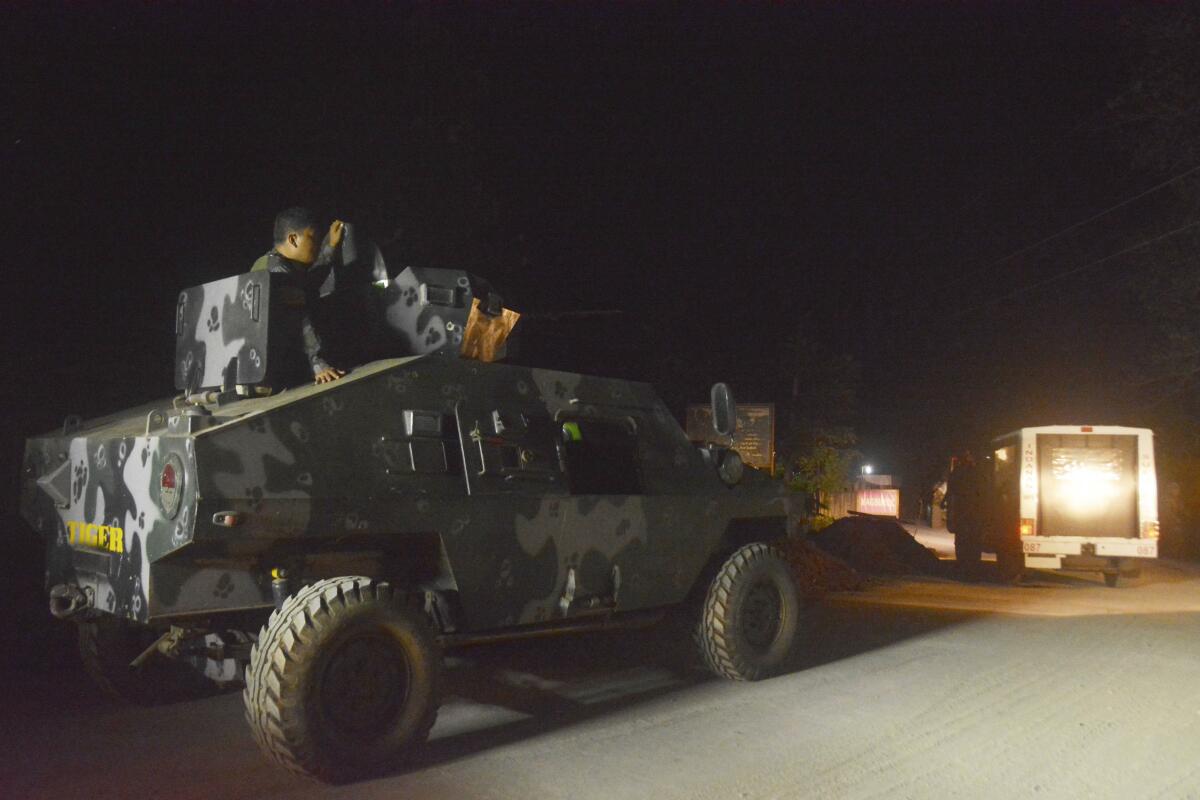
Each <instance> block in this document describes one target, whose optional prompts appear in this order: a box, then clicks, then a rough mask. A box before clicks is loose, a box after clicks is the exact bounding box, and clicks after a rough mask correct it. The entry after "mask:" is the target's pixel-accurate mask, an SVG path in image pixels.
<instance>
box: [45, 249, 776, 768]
mask: <svg viewBox="0 0 1200 800" xmlns="http://www.w3.org/2000/svg"><path fill="white" fill-rule="evenodd" d="M281 277H282V276H280V275H276V274H269V273H264V272H253V273H248V274H244V275H239V276H235V277H232V278H227V279H224V280H222V281H216V282H213V283H210V284H206V285H204V286H199V287H195V288H193V289H188V290H186V291H185V292H183V293H182V295H181V296H180V299H179V304H178V308H177V315H176V333H175V335H176V344H177V347H176V352H177V359H176V361H177V363H176V367H175V377H176V387H177V388H178V389H179V390H180V392H181V393H180V395H179V396H177V397H175V398H174V399H168V400H164V401H162V402H159V403H152V404H149V405H146V406H142V407H139V408H133V409H130V410H128V411H125V412H122V413H119V414H114V415H112V416H110V417H106V418H103V419H95V420H91V421H88V422H83V421H81V420H79V419H78V418H71V419H68V420H67V422H66V423H65V424H64V425H63V427H62V429H61V430H59V431H55V432H53V433H50V434H46V435H44V436H38V437H35V438H32V439H30V440H29V441H28V442H27V445H26V450H25V461H24V471H23V481H22V496H21V505H22V513H23V515H24V517H25V519H27V520H28V522H29V523H30V524H31V525H32V526H33V527H34V528H36V529H37V530H38V531H39V532H40V533H41V534H42V535H43V536H44V537H45V540H46V543H47V583H48V588H49V593H50V603H51V610H52V612H53V613H54V614H55V615H56V616H58V617H60V618H66V619H71V620H73V621H76V622H78V623H79V628H80V642H81V651H82V654H83V659H84V663H85V665H86V666H87V668H88V669H89V670H90V671H91V673H92V674H93V675H94V676H95V677H96V678H97V680H98V681H99V683H100V684H101V685H102V686H103V687H104V688H105V689H107V690H108V691H110V692H112V693H114V694H117V695H119V696H121V697H124V698H126V699H129V700H133V701H136V702H143V703H150V702H158V701H163V700H171V699H176V698H184V697H194V696H196V695H198V694H203V693H205V692H208V691H214V690H217V689H219V688H220V687H221V686H222V685H238V684H243V683H244V700H245V708H246V718H247V720H248V722H249V724H250V727H251V729H252V731H253V733H254V736H255V738H256V740H257V741H258V743H259V744H260V745H261V747H262V749H263V751H264V752H265V753H266V755H267V756H268V757H269V758H270V759H271V760H273V761H275V762H277V763H278V764H280V765H282V766H284V767H286V768H289V769H291V770H293V771H296V772H299V773H302V774H306V775H309V776H313V777H316V778H318V779H321V780H326V781H332V782H338V781H344V780H350V779H353V778H356V777H359V776H362V775H366V774H371V773H374V772H376V771H378V770H381V769H387V768H389V767H391V766H394V765H395V764H396V763H397V759H398V758H399V757H401V756H402V755H403V753H404V752H405V751H406V749H407V748H410V747H412V746H414V745H417V744H419V743H420V742H421V741H422V740H423V739H424V738H425V737H426V735H427V734H428V733H429V731H430V729H431V728H432V726H433V724H434V719H435V716H436V713H437V707H438V684H439V674H440V670H441V666H442V662H441V652H442V649H443V648H447V647H454V646H460V645H466V644H470V643H475V642H480V641H485V640H491V639H504V638H518V637H523V636H537V635H545V634H549V633H562V632H565V631H586V630H591V629H595V628H601V627H609V626H614V625H621V624H627V623H632V622H635V621H637V622H640V621H644V620H646V619H647V618H653V617H654V616H656V615H660V614H662V613H663V612H664V610H665V609H669V608H671V607H673V606H676V607H677V606H679V604H682V603H685V602H688V601H689V599H690V600H694V601H695V608H696V612H697V621H696V631H697V639H698V642H699V645H700V650H701V653H702V657H703V659H704V661H705V662H706V663H707V665H708V666H709V667H711V668H712V670H714V671H715V672H716V673H718V674H719V675H722V676H725V677H727V678H731V679H734V680H755V679H758V678H762V677H765V676H768V675H771V674H773V673H776V672H778V671H779V670H780V669H782V668H783V667H784V664H785V660H786V657H787V655H788V652H789V650H790V649H791V646H792V643H793V640H794V638H795V636H796V629H797V620H798V615H799V604H798V598H797V590H796V586H795V583H794V579H793V577H792V576H791V574H790V572H789V568H788V566H787V564H786V563H785V562H784V561H783V560H782V559H781V558H780V557H779V556H778V555H777V554H776V553H775V551H774V550H772V549H771V548H770V547H769V545H768V543H769V542H770V541H771V540H772V539H775V538H777V537H779V536H781V535H783V534H784V532H785V523H786V520H785V517H786V512H785V502H784V496H783V494H782V491H781V488H780V486H779V483H778V482H776V481H772V480H770V479H769V478H768V477H767V476H766V475H763V474H761V473H759V472H757V471H755V470H753V469H749V468H743V466H742V464H741V462H740V460H739V458H738V456H737V453H736V452H734V451H732V450H730V449H727V448H722V447H719V446H714V445H698V444H695V443H692V442H689V440H688V439H687V437H686V436H685V434H684V432H683V430H682V429H681V428H680V426H679V424H678V423H677V422H676V421H675V419H674V418H673V417H672V415H671V414H670V413H669V411H668V409H667V408H666V407H665V406H664V404H663V403H662V401H661V400H660V399H659V398H658V396H657V395H656V394H655V392H654V391H653V389H652V388H651V387H650V386H649V385H647V384H644V383H637V382H632V381H626V380H615V379H607V378H597V377H590V376H586V375H580V374H574V373H567V372H556V371H549V370H542V369H535V368H529V367H523V366H515V365H511V364H505V363H498V362H495V361H488V360H487V355H486V354H487V353H488V352H489V348H488V347H480V346H479V342H480V341H487V340H488V338H489V336H490V337H491V339H490V341H491V342H492V344H493V345H496V344H500V345H502V341H500V340H501V339H502V338H503V335H502V333H501V334H496V333H495V331H494V330H492V332H491V333H490V334H489V333H488V328H489V326H492V327H493V328H494V326H496V325H498V324H499V325H501V328H504V325H505V324H508V323H502V321H503V320H504V319H505V314H506V313H507V314H509V315H511V314H512V312H506V310H505V309H504V308H503V305H502V301H500V299H499V297H498V296H497V295H496V294H495V293H494V292H491V291H490V290H489V289H488V288H487V287H486V285H485V284H483V283H482V282H481V281H479V280H478V279H477V278H475V277H474V276H472V275H469V274H467V273H465V272H456V271H452V270H417V269H406V270H404V271H403V272H402V273H400V274H399V275H397V276H396V277H395V278H394V279H392V280H391V281H386V280H385V281H377V282H375V283H373V284H371V285H370V286H369V291H367V292H365V293H362V294H360V295H359V300H361V301H362V303H364V304H365V305H362V306H361V307H362V308H369V309H373V310H372V311H371V312H370V313H371V314H373V315H374V316H373V317H372V319H373V321H371V322H369V323H368V322H363V323H362V324H363V328H362V330H364V331H370V332H371V335H372V336H380V337H382V338H381V341H383V343H384V349H387V348H390V349H392V351H393V353H392V356H391V357H382V358H376V359H375V360H373V361H370V362H368V363H365V364H363V365H362V366H358V367H356V368H354V369H353V370H351V371H350V373H349V374H348V375H347V376H346V377H345V378H343V379H341V380H339V381H336V382H334V383H328V384H322V385H316V384H312V383H308V384H306V385H301V386H299V387H293V388H285V389H282V390H280V388H279V385H278V384H277V385H275V386H273V387H271V388H270V389H269V388H268V386H269V385H270V381H271V375H272V372H273V369H274V368H275V367H276V366H278V365H277V364H276V363H274V362H273V361H272V359H274V361H278V360H279V358H278V353H279V352H285V351H286V347H284V345H283V344H282V343H283V342H284V341H285V340H286V338H287V336H288V335H289V333H288V327H287V325H286V324H285V323H286V320H287V318H288V314H289V311H288V300H287V291H286V290H287V289H288V287H287V286H286V285H284V284H281V283H280V282H279V279H280V278H281ZM360 288H361V287H360ZM356 302H357V301H356ZM351 305H352V306H353V303H351ZM509 319H510V322H511V316H510V318H509ZM508 327H511V324H508ZM480 328H482V329H483V330H484V334H482V335H478V336H477V335H475V334H476V331H477V329H480ZM364 335H365V334H364ZM500 349H502V347H501V348H500ZM495 350H496V348H495V347H492V348H491V349H490V352H492V353H493V355H494V351H495ZM468 351H470V352H474V353H475V354H476V355H477V356H479V355H480V354H483V355H482V356H481V357H475V358H469V357H465V356H466V355H469V354H470V353H469V352H468ZM713 405H714V420H715V427H717V428H718V430H719V431H720V432H721V433H722V434H723V435H729V434H731V433H732V427H733V422H732V421H733V420H734V406H733V400H732V397H731V395H730V394H729V392H728V389H727V387H725V386H724V385H723V384H718V385H717V386H715V387H714V392H713Z"/></svg>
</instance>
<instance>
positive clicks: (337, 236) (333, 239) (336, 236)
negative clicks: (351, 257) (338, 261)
mask: <svg viewBox="0 0 1200 800" xmlns="http://www.w3.org/2000/svg"><path fill="white" fill-rule="evenodd" d="M344 228H345V223H343V222H342V221H341V220H340V219H335V220H334V221H333V222H332V223H330V225H329V246H330V247H332V248H335V249H336V248H337V246H338V245H339V244H341V243H342V231H343V229H344ZM330 380H333V379H332V378H331V379H330ZM317 382H318V383H320V381H317Z"/></svg>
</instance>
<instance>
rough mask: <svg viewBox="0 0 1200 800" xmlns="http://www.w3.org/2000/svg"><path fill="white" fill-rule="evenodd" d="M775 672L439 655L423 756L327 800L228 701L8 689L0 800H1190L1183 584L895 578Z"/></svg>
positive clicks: (1195, 672) (1195, 767) (510, 654)
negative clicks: (753, 676) (758, 679)
mask: <svg viewBox="0 0 1200 800" xmlns="http://www.w3.org/2000/svg"><path fill="white" fill-rule="evenodd" d="M804 640H805V644H804V645H803V647H802V652H801V654H800V657H799V659H798V662H797V665H796V668H795V670H794V671H792V672H790V673H789V674H787V675H784V676H782V677H779V678H776V679H774V680H770V681H766V682H763V683H759V684H732V683H727V682H724V681H719V680H716V679H711V678H708V677H707V676H706V675H705V674H703V673H702V672H700V671H699V670H698V669H696V668H695V666H694V664H693V662H692V661H691V658H690V651H689V649H688V646H687V644H686V642H681V641H680V640H679V638H678V637H677V636H672V635H671V634H670V633H669V632H667V631H663V630H653V631H643V632H637V633H631V634H619V635H617V634H608V635H603V636H590V637H586V638H582V639H570V640H567V639H564V640H561V641H555V642H545V643H540V644H537V645H528V644H527V645H521V646H516V645H506V646H502V647H489V648H487V649H474V650H468V651H464V652H462V653H461V654H459V655H457V656H455V657H454V658H452V659H450V660H449V675H450V679H449V687H448V693H449V695H450V696H449V697H448V698H447V702H446V705H445V706H444V707H443V710H442V714H441V716H440V718H439V722H438V724H437V727H436V728H435V729H434V732H433V741H432V742H431V743H430V745H429V746H428V748H427V749H426V750H425V751H424V752H423V753H422V755H421V756H420V757H419V758H417V759H416V760H415V761H414V762H413V763H411V764H408V765H407V766H404V767H402V768H400V769H398V771H397V772H396V773H395V774H394V775H392V776H390V777H387V778H383V779H379V780H373V781H368V782H364V783H360V784H357V785H353V786H346V787H337V788H330V787H325V786H321V785H318V784H315V783H310V782H308V781H305V780H302V779H299V778H295V777H292V776H290V775H288V774H286V773H284V772H281V771H278V770H276V769H274V768H272V767H270V766H268V765H267V764H266V763H265V762H264V761H263V760H262V759H261V758H260V757H259V755H258V753H257V751H256V750H255V748H254V744H253V742H252V741H251V739H250V736H249V734H248V732H247V730H246V727H245V725H244V723H243V722H242V718H241V704H240V699H239V697H238V696H237V695H229V696H224V697H219V698H216V699H212V700H206V701H199V702H194V703H186V704H181V705H176V706H172V707H168V708H157V709H129V708H123V707H119V706H115V705H111V704H108V703H107V702H105V701H102V700H100V699H98V698H96V697H95V695H94V694H93V693H92V692H91V691H90V687H88V686H86V685H85V684H84V683H83V679H82V678H81V677H80V676H78V675H77V674H76V673H75V672H72V671H68V670H63V671H62V672H61V674H60V673H52V674H48V675H43V676H38V677H33V676H24V677H23V678H21V679H20V680H19V681H18V682H16V683H13V682H10V683H9V689H10V690H11V692H10V698H11V699H9V700H7V701H6V706H5V709H4V712H3V719H0V725H2V730H0V736H2V737H3V739H4V740H5V741H4V742H3V747H2V748H0V797H4V798H9V797H12V798H26V797H45V798H56V799H57V798H63V797H137V796H150V797H173V798H191V797H195V798H268V797H295V798H307V797H347V798H350V797H353V798H385V797H386V798H409V799H412V800H416V799H417V798H496V799H497V800H500V799H501V798H520V799H521V800H527V799H528V798H571V800H586V799H587V798H601V799H602V800H614V799H615V798H656V799H661V800H667V799H668V798H679V799H680V800H684V799H687V800H692V799H693V798H713V799H714V800H717V799H720V800H727V799H730V798H732V799H733V800H741V799H742V798H773V797H780V798H869V797H880V798H884V797H886V798H903V797H911V798H942V797H954V798H963V797H996V798H1021V797H1029V798H1047V797H1051V798H1059V797H1072V798H1074V797H1078V798H1135V797H1136V798H1155V797H1164V798H1200V569H1197V568H1196V567H1194V566H1184V565H1179V564H1169V563H1163V562H1160V563H1158V564H1156V565H1154V566H1153V567H1151V568H1150V569H1148V570H1146V571H1145V572H1144V573H1143V575H1142V577H1141V578H1139V579H1137V580H1134V581H1130V582H1129V583H1128V584H1127V585H1126V586H1124V587H1122V588H1119V589H1115V590H1114V589H1107V588H1105V587H1104V586H1103V584H1102V583H1101V582H1100V580H1099V576H1095V577H1066V576H1059V575H1049V574H1046V573H1042V574H1040V575H1037V576H1035V577H1034V578H1032V579H1030V580H1028V581H1027V582H1026V583H1025V584H1023V585H1020V586H1003V585H999V584H990V583H975V584H961V583H955V582H950V581H929V580H924V581H908V580H902V581H895V582H890V583H885V584H879V585H875V586H872V587H871V588H869V589H868V590H867V591H864V592H860V593H854V594H851V595H844V596H840V597H839V598H837V599H835V600H831V601H829V602H827V603H825V604H823V605H822V606H819V607H816V608H814V609H813V610H812V611H811V612H810V615H809V618H808V619H807V620H806V624H805V635H804Z"/></svg>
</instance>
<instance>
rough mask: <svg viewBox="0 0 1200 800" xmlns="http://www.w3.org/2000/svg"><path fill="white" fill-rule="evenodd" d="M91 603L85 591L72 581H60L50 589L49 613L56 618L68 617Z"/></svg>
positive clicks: (86, 607)
mask: <svg viewBox="0 0 1200 800" xmlns="http://www.w3.org/2000/svg"><path fill="white" fill-rule="evenodd" d="M91 605H92V603H91V600H90V599H89V598H88V596H87V593H86V592H84V591H83V589H81V588H79V587H78V586H76V585H75V584H73V583H60V584H58V585H57V586H55V587H54V588H52V589H51V590H50V613H51V614H52V615H54V617H55V618H56V619H70V618H71V617H73V616H75V615H76V614H78V613H79V612H80V611H86V610H87V609H88V608H90V607H91Z"/></svg>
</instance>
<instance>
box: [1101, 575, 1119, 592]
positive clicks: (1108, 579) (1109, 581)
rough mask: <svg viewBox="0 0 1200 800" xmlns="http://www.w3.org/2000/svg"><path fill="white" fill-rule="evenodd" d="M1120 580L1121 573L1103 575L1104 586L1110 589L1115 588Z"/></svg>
mask: <svg viewBox="0 0 1200 800" xmlns="http://www.w3.org/2000/svg"><path fill="white" fill-rule="evenodd" d="M1120 579H1121V573H1119V572H1106V573H1104V585H1105V586H1107V587H1108V588H1110V589H1115V588H1117V581H1119V580H1120Z"/></svg>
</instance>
